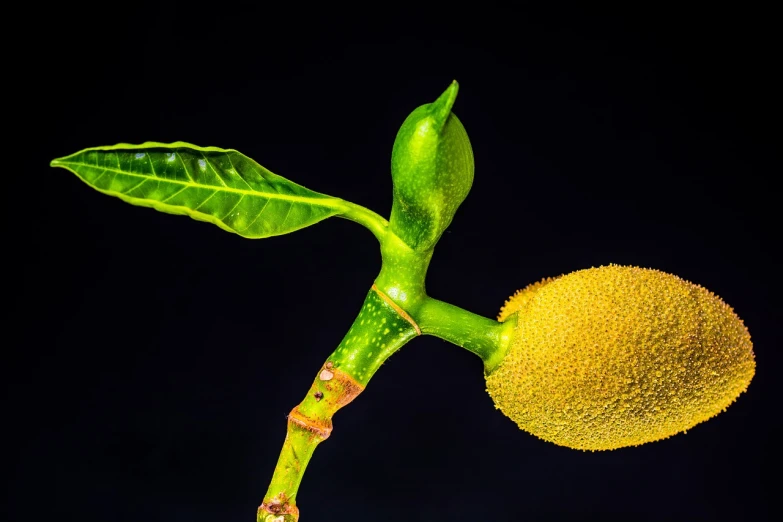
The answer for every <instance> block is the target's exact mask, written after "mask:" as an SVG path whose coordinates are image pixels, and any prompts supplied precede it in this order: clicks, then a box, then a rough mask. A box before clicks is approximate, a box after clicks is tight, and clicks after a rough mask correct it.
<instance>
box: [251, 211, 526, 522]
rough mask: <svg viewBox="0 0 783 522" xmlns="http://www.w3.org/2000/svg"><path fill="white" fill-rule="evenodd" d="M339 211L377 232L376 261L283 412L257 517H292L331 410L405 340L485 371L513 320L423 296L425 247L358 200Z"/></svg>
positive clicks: (277, 521) (501, 349) (276, 521)
mask: <svg viewBox="0 0 783 522" xmlns="http://www.w3.org/2000/svg"><path fill="white" fill-rule="evenodd" d="M344 217H347V218H349V219H353V220H355V221H358V222H360V223H362V224H363V225H365V226H366V227H367V228H369V229H370V230H372V231H373V233H374V234H375V235H376V237H378V240H379V241H380V243H381V255H382V258H383V266H382V267H381V272H380V273H379V274H378V277H377V278H376V280H375V283H374V284H373V285H372V289H371V290H370V292H369V293H368V294H367V297H366V298H365V300H364V305H363V306H362V309H361V311H360V312H359V315H358V316H357V317H356V320H354V322H353V325H352V326H351V328H350V330H348V333H347V334H346V335H345V337H344V338H343V340H342V342H341V343H340V345H339V346H338V347H337V349H336V350H335V351H334V353H332V355H331V356H329V358H328V359H327V360H326V362H325V363H324V365H323V366H322V367H321V369H320V371H319V372H318V375H317V376H316V378H315V380H314V381H313V384H312V386H311V387H310V391H309V392H308V393H307V396H306V397H305V398H304V400H302V402H301V403H299V405H298V406H296V407H295V408H294V409H293V410H292V411H291V413H290V414H289V416H288V429H287V434H286V438H285V442H284V443H283V449H282V450H281V452H280V457H279V459H278V461H277V466H276V467H275V471H274V475H273V476H272V482H271V483H270V485H269V489H268V490H267V493H266V495H265V496H264V501H263V503H262V504H261V506H259V508H258V514H257V520H258V522H295V521H297V520H298V519H299V509H298V508H297V506H296V495H297V492H298V491H299V485H300V484H301V482H302V476H303V475H304V472H305V468H306V467H307V464H308V462H309V461H310V458H311V457H312V455H313V452H314V451H315V447H316V446H317V445H318V444H320V443H321V442H322V441H324V440H326V439H327V438H328V437H329V435H330V434H331V432H332V417H333V416H334V414H335V413H336V412H337V411H338V410H339V409H340V408H342V407H343V406H345V405H346V404H348V403H350V402H351V401H352V400H353V399H354V398H356V396H358V395H359V394H360V393H361V392H362V391H363V390H364V387H365V386H366V385H367V383H368V382H369V381H370V379H371V378H372V376H373V375H374V374H375V372H376V371H378V368H380V367H381V365H382V364H383V362H384V361H386V359H388V358H389V356H391V355H392V354H393V353H395V352H396V351H397V350H399V349H400V348H401V347H402V346H403V345H404V344H405V343H407V342H408V341H410V340H411V339H413V338H414V337H416V336H417V335H421V334H423V333H424V334H430V335H434V336H436V337H440V338H441V339H445V340H447V341H450V342H452V343H454V344H456V345H458V346H462V347H464V348H466V349H468V350H470V351H471V352H473V353H475V354H476V355H478V356H479V357H481V359H482V360H483V361H484V368H485V371H486V372H491V371H492V370H493V369H494V368H495V367H496V366H497V365H498V364H500V362H501V361H502V359H503V356H504V355H505V352H506V349H507V345H508V341H509V338H510V335H511V330H512V329H513V324H515V323H516V321H506V322H505V323H499V322H497V321H493V320H491V319H487V318H484V317H481V316H478V315H476V314H473V313H471V312H468V311H466V310H463V309H461V308H458V307H456V306H453V305H450V304H448V303H444V302H443V301H438V300H437V299H433V298H431V297H429V296H427V293H426V290H425V287H424V279H425V277H426V274H427V268H428V266H429V263H430V259H431V258H432V249H428V250H415V249H412V248H410V247H409V246H408V245H407V244H406V243H405V242H403V241H402V240H401V239H400V238H399V237H397V235H395V234H394V233H393V232H391V231H389V230H388V223H386V221H385V220H383V218H381V217H380V216H377V214H374V213H372V212H370V211H369V210H367V209H364V208H363V207H359V206H358V205H355V206H354V207H353V211H352V212H349V213H346V214H344ZM376 218H377V219H376Z"/></svg>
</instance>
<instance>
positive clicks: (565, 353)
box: [487, 265, 755, 450]
mask: <svg viewBox="0 0 783 522" xmlns="http://www.w3.org/2000/svg"><path fill="white" fill-rule="evenodd" d="M515 312H518V314H517V319H516V321H517V324H516V328H515V332H514V337H513V340H512V344H511V346H510V348H509V351H508V353H507V354H506V356H505V358H504V359H503V362H502V363H501V364H500V366H498V368H496V369H495V370H494V371H493V372H492V373H491V374H490V375H488V376H487V388H488V389H487V391H488V392H489V394H490V395H491V396H492V399H493V400H494V401H495V404H496V406H497V407H498V408H499V409H500V410H501V411H502V412H503V413H504V414H506V415H507V416H508V417H510V418H511V419H512V420H513V421H515V422H516V423H517V424H518V425H519V427H520V428H522V429H523V430H525V431H528V432H530V433H532V434H533V435H536V436H538V437H540V438H542V439H544V440H547V441H550V442H554V443H555V444H559V445H562V446H568V447H571V448H576V449H583V450H608V449H615V448H621V447H624V446H635V445H639V444H644V443H645V442H651V441H655V440H659V439H663V438H666V437H670V436H671V435H674V434H676V433H679V432H681V431H685V430H687V429H690V428H691V427H693V426H694V425H696V424H698V423H700V422H703V421H705V420H707V419H709V418H710V417H713V416H715V415H717V414H718V413H720V412H721V411H722V410H724V409H725V408H726V407H727V406H729V405H730V404H731V403H732V402H734V400H736V398H737V396H739V394H740V393H742V392H743V391H745V389H746V388H747V387H748V384H749V383H750V380H751V379H752V377H753V374H754V372H755V361H754V357H753V349H752V344H751V341H750V335H749V333H748V331H747V328H745V326H744V324H743V323H742V321H741V320H740V318H739V317H737V315H736V314H734V312H733V310H732V309H731V308H730V307H729V306H728V305H727V304H726V303H724V302H723V301H722V300H721V299H720V298H718V297H717V296H716V295H714V294H713V293H711V292H709V291H707V290H706V289H704V288H702V287H700V286H698V285H695V284H693V283H689V282H688V281H685V280H683V279H680V278H679V277H677V276H674V275H671V274H667V273H664V272H660V271H658V270H652V269H645V268H637V267H629V266H617V265H610V266H603V267H599V268H590V269H586V270H580V271H577V272H573V273H570V274H567V275H564V276H561V277H559V278H555V279H547V280H544V281H542V282H540V283H536V284H534V285H531V286H529V287H528V288H526V289H525V290H522V291H521V292H518V293H517V294H515V295H514V296H513V297H512V298H511V299H510V300H509V301H508V302H507V303H506V306H504V307H503V309H502V310H501V314H500V316H499V319H500V320H501V321H502V320H505V319H506V318H508V317H509V316H511V315H512V314H514V313H515ZM512 320H513V319H512Z"/></svg>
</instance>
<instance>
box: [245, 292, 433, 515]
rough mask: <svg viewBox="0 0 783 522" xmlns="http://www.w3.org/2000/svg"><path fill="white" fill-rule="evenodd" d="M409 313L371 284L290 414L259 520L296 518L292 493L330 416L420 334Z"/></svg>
mask: <svg viewBox="0 0 783 522" xmlns="http://www.w3.org/2000/svg"><path fill="white" fill-rule="evenodd" d="M406 316H407V314H406V313H405V312H404V311H402V310H401V309H400V308H399V307H398V306H397V305H396V304H394V303H393V302H392V301H391V300H390V299H389V298H388V297H387V296H385V295H382V294H381V293H380V292H379V291H377V290H376V289H375V287H374V288H373V289H372V290H370V292H369V293H368V294H367V298H366V299H365V300H364V305H363V306H362V309H361V311H360V312H359V315H358V316H357V317H356V320H355V321H354V323H353V326H351V329H350V330H348V333H347V334H346V335H345V338H343V340H342V342H341V343H340V345H339V346H338V347H337V349H336V350H335V351H334V353H332V355H331V356H330V357H329V358H328V359H327V360H326V362H325V363H324V365H323V366H322V367H321V369H320V371H319V372H318V375H317V376H316V378H315V380H314V381H313V384H312V386H311V387H310V391H309V392H308V393H307V396H306V397H305V398H304V400H302V402H301V403H300V404H299V405H298V406H296V407H295V408H294V409H293V410H292V411H291V413H290V415H289V416H288V430H287V435H286V439H285V442H284V443H283V449H282V450H281V452H280V457H279V459H278V462H277V466H276V467H275V471H274V474H273V476H272V481H271V483H270V485H269V489H268V491H267V493H266V495H265V496H264V501H263V503H262V504H261V506H260V507H259V508H258V514H257V520H258V522H294V521H296V520H298V518H299V510H298V508H297V507H296V495H297V492H298V491H299V485H300V483H301V481H302V476H303V475H304V472H305V468H306V467H307V464H308V462H309V461H310V457H312V455H313V452H314V451H315V447H316V446H317V445H318V444H320V443H321V442H322V441H324V440H326V438H328V437H329V435H330V434H331V431H332V416H333V415H334V414H335V413H336V412H337V410H339V409H340V408H342V407H343V406H345V405H346V404H348V403H349V402H351V401H352V400H353V399H354V398H355V397H356V396H357V395H359V393H361V392H362V391H363V390H364V387H365V386H366V385H367V383H368V382H369V381H370V378H372V376H373V375H374V374H375V372H376V371H377V370H378V368H380V366H381V365H382V364H383V362H384V361H385V360H386V359H388V358H389V356H391V355H392V354H393V353H394V352H396V351H397V350H399V349H400V348H401V347H402V346H403V345H404V344H405V343H407V342H408V341H410V340H411V339H413V338H414V337H416V336H417V335H419V334H420V330H419V329H418V327H417V326H416V325H415V324H414V323H412V322H411V321H410V320H409V319H408V318H406Z"/></svg>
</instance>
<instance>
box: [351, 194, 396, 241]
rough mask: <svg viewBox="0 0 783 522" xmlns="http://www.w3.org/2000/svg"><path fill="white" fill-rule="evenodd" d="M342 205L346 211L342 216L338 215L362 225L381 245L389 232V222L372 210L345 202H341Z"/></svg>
mask: <svg viewBox="0 0 783 522" xmlns="http://www.w3.org/2000/svg"><path fill="white" fill-rule="evenodd" d="M343 203H344V205H345V208H346V211H345V212H344V213H343V214H340V217H343V218H345V219H350V220H351V221H354V222H356V223H359V224H360V225H364V226H365V227H367V228H368V229H369V230H370V232H372V233H373V235H374V236H375V237H376V238H377V239H378V241H379V242H380V243H381V244H383V243H384V240H385V238H386V234H387V232H388V230H389V222H388V221H386V220H385V219H384V218H383V217H381V216H380V215H378V214H376V213H375V212H373V211H372V210H370V209H368V208H365V207H363V206H361V205H357V204H356V203H351V202H350V201H345V200H343Z"/></svg>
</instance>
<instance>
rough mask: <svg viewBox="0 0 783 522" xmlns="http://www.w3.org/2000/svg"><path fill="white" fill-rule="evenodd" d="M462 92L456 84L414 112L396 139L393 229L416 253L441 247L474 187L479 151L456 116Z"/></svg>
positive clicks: (393, 162) (393, 155)
mask: <svg viewBox="0 0 783 522" xmlns="http://www.w3.org/2000/svg"><path fill="white" fill-rule="evenodd" d="M458 89H459V86H458V85H457V82H456V81H455V82H452V84H451V85H450V86H449V88H448V89H446V91H445V92H444V93H443V94H441V95H440V97H439V98H438V99H437V100H435V102H434V103H429V104H426V105H422V106H421V107H419V108H417V109H416V110H414V111H413V112H412V113H411V114H410V115H409V116H408V117H407V118H406V119H405V122H403V124H402V127H400V130H399V132H398V133H397V138H396V139H395V140H394V148H393V150H392V180H393V181H394V204H393V206H392V212H391V219H390V220H389V226H390V228H391V230H392V232H394V233H395V234H396V235H397V236H399V237H400V238H401V239H402V240H403V241H405V243H407V244H408V245H409V246H410V247H412V248H414V249H416V250H428V249H431V248H432V247H434V246H435V243H436V242H437V241H438V239H439V238H440V236H441V234H443V231H444V230H446V227H448V226H449V223H451V220H452V218H453V217H454V213H455V212H456V211H457V208H458V207H459V206H460V204H461V203H462V202H463V201H464V200H465V197H467V195H468V192H469V191H470V186H471V185H472V184H473V149H472V148H471V146H470V140H469V139H468V135H467V133H466V132H465V127H463V126H462V123H461V122H460V121H459V120H458V119H457V116H456V115H455V114H453V113H452V112H451V107H452V105H454V100H456V98H457V90H458Z"/></svg>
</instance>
